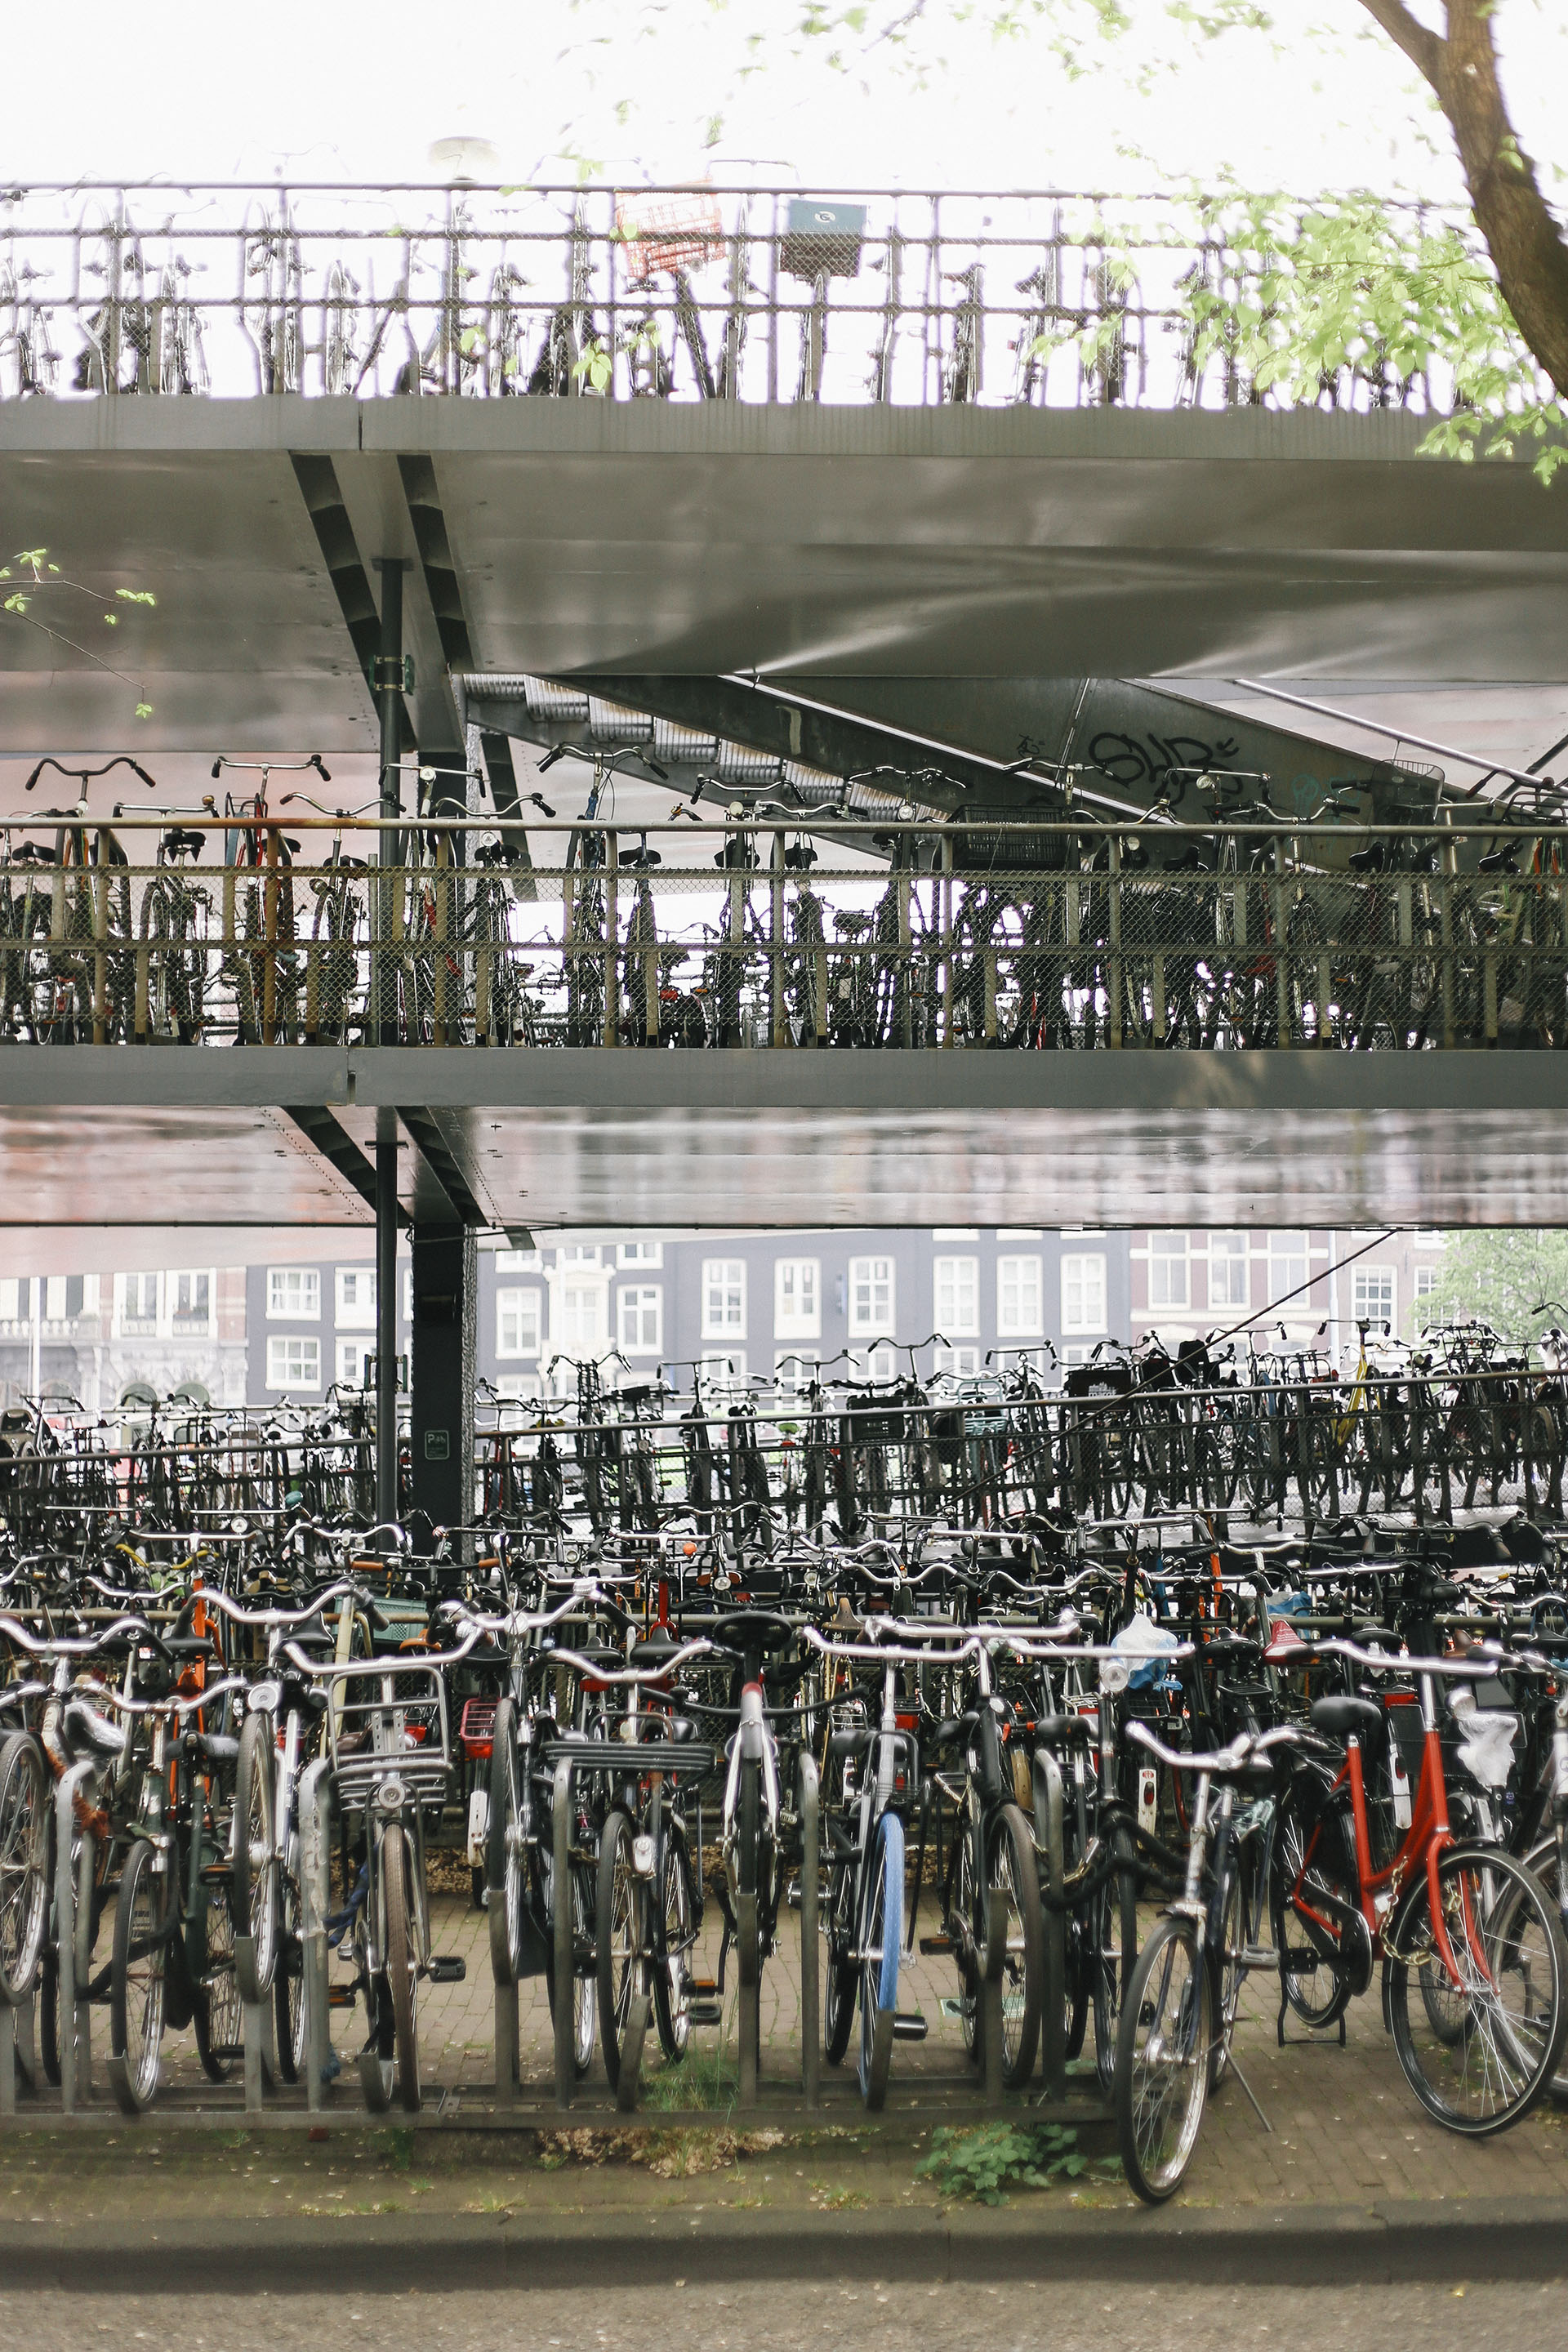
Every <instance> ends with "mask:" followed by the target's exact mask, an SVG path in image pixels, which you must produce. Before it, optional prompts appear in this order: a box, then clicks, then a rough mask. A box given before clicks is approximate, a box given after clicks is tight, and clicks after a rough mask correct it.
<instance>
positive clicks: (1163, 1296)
mask: <svg viewBox="0 0 1568 2352" xmlns="http://www.w3.org/2000/svg"><path fill="white" fill-rule="evenodd" d="M1190 1295H1191V1294H1190V1290H1189V1286H1188V1269H1187V1237H1186V1235H1185V1234H1150V1236H1149V1305H1150V1307H1185V1306H1186V1304H1187V1302H1188V1298H1189V1297H1190Z"/></svg>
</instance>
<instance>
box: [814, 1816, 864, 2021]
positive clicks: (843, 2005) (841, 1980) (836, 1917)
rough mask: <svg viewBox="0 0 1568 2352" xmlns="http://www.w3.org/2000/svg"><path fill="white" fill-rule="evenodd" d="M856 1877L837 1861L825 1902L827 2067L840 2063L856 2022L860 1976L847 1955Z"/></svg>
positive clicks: (851, 1938) (852, 1939) (848, 1866)
mask: <svg viewBox="0 0 1568 2352" xmlns="http://www.w3.org/2000/svg"><path fill="white" fill-rule="evenodd" d="M855 1911H856V1878H855V1871H854V1867H853V1865H852V1864H849V1863H847V1862H840V1863H836V1864H834V1869H833V1876H832V1879H831V1881H830V1883H829V1890H828V1905H827V1982H826V1986H825V1987H824V1989H823V2001H822V2039H823V2049H824V2052H825V2053H826V2059H827V2063H828V2064H829V2065H830V2066H841V2065H842V2064H843V2063H844V2058H845V2054H846V2053H847V2050H848V2048H849V2036H850V2033H851V2032H852V2031H853V2030H854V2024H855V1996H856V1994H857V1992H858V1990H859V1986H860V1978H859V1973H858V1970H857V1969H856V1966H855V1963H854V1961H853V1960H852V1959H849V1958H847V1954H848V1952H849V1951H851V1950H852V1949H853V1948H854V1942H855V1927H854V1920H855Z"/></svg>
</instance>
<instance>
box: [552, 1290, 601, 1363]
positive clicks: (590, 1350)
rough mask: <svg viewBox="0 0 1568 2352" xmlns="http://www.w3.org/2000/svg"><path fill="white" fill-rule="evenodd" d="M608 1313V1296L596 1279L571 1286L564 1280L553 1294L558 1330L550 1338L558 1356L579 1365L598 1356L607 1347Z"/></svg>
mask: <svg viewBox="0 0 1568 2352" xmlns="http://www.w3.org/2000/svg"><path fill="white" fill-rule="evenodd" d="M609 1310H610V1295H609V1292H608V1291H607V1290H606V1289H605V1286H604V1284H603V1283H602V1282H600V1281H599V1280H597V1278H596V1277H590V1279H589V1280H587V1281H585V1282H584V1281H583V1280H581V1279H579V1280H577V1281H575V1282H574V1281H573V1279H572V1278H571V1276H567V1278H566V1280H565V1281H564V1282H563V1284H562V1285H561V1287H560V1289H559V1290H558V1291H557V1292H556V1294H555V1312H556V1318H557V1320H558V1321H559V1323H560V1326H561V1328H560V1330H559V1331H558V1332H553V1333H552V1337H553V1339H554V1342H555V1345H556V1346H557V1347H558V1348H559V1349H560V1350H561V1352H562V1354H563V1356H572V1357H574V1358H575V1359H576V1360H577V1361H578V1362H579V1363H581V1362H583V1361H584V1360H585V1359H586V1358H587V1357H589V1356H602V1355H603V1354H604V1352H605V1349H606V1348H607V1347H608V1346H609V1344H610V1335H609V1329H608V1319H609Z"/></svg>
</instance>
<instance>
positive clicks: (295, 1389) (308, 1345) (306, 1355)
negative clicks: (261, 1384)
mask: <svg viewBox="0 0 1568 2352" xmlns="http://www.w3.org/2000/svg"><path fill="white" fill-rule="evenodd" d="M267 1385H268V1388H269V1389H287V1390H289V1391H290V1393H291V1394H296V1395H297V1394H298V1393H300V1391H302V1390H307V1389H319V1388H320V1387H321V1341H320V1340H319V1339H307V1338H306V1337H305V1335H304V1333H303V1332H302V1331H274V1332H273V1333H272V1335H271V1337H270V1338H269V1339H268V1342H267Z"/></svg>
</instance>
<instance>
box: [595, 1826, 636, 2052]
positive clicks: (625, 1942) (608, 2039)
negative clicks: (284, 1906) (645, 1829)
mask: <svg viewBox="0 0 1568 2352" xmlns="http://www.w3.org/2000/svg"><path fill="white" fill-rule="evenodd" d="M595 1926H596V1928H597V1936H596V1944H597V1977H598V1996H599V2038H600V2040H601V2041H602V2042H603V2043H604V2045H605V2074H607V2075H608V2076H609V2078H610V2084H611V2088H612V2089H613V2088H614V2087H615V2085H616V2084H617V2083H618V2082H619V2080H620V2075H621V2044H622V2042H624V2040H625V2038H626V2018H627V2015H628V2013H629V2011H630V2009H631V2002H632V1995H633V1993H634V1992H635V1991H636V1990H637V1959H638V1947H639V1945H640V1943H641V1939H642V1888H641V1885H640V1884H639V1882H638V1879H637V1873H636V1871H635V1870H634V1869H633V1867H632V1825H631V1822H630V1821H629V1820H628V1819H627V1817H626V1814H625V1813H623V1812H622V1811H619V1809H618V1808H617V1809H616V1811H614V1812H612V1813H611V1814H610V1815H609V1816H608V1817H607V1819H606V1820H605V1826H604V1829H603V1830H602V1831H601V1832H600V1836H599V1887H598V1900H597V1902H596V1904H595Z"/></svg>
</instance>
